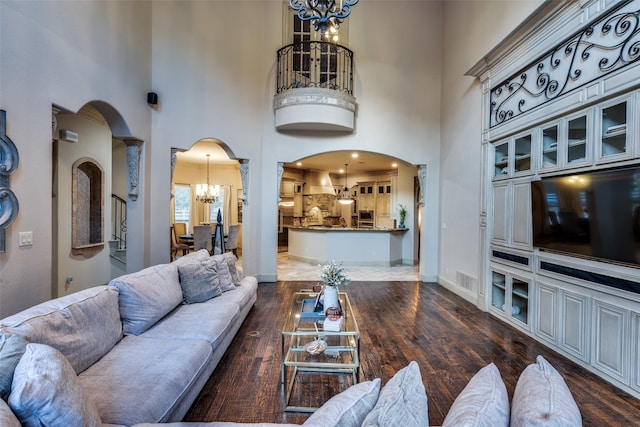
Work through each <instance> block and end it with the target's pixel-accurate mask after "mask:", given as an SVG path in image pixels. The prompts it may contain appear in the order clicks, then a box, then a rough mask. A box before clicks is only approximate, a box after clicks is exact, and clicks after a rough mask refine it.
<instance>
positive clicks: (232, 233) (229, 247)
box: [224, 224, 240, 257]
mask: <svg viewBox="0 0 640 427" xmlns="http://www.w3.org/2000/svg"><path fill="white" fill-rule="evenodd" d="M239 231H240V225H239V224H238V225H230V226H229V235H228V236H227V237H226V239H225V243H224V247H225V251H231V252H233V254H234V255H235V256H236V257H237V256H238V232H239Z"/></svg>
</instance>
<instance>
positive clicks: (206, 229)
mask: <svg viewBox="0 0 640 427" xmlns="http://www.w3.org/2000/svg"><path fill="white" fill-rule="evenodd" d="M200 249H206V250H207V251H209V253H211V250H212V249H213V245H212V243H211V227H210V226H209V225H196V226H194V227H193V250H194V251H199V250H200Z"/></svg>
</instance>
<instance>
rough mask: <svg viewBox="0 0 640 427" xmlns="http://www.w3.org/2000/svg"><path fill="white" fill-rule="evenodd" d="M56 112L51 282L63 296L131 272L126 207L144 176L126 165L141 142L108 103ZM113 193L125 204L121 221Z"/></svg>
mask: <svg viewBox="0 0 640 427" xmlns="http://www.w3.org/2000/svg"><path fill="white" fill-rule="evenodd" d="M52 111H53V116H52V143H53V150H52V151H53V156H52V162H53V165H52V166H53V176H52V216H53V218H52V224H53V232H52V234H53V239H52V280H51V283H52V295H53V296H54V297H58V296H62V295H65V294H67V293H72V292H76V291H79V290H81V289H85V288H88V287H91V286H95V285H99V284H104V283H107V282H108V281H109V280H110V279H112V278H114V277H117V276H119V275H121V274H124V273H126V271H127V270H126V267H127V262H126V260H127V246H126V212H127V208H126V203H127V201H130V200H131V199H132V197H131V196H132V194H135V195H137V176H138V173H139V171H138V168H139V164H137V165H135V166H136V167H135V168H132V167H130V164H129V162H128V161H127V154H126V146H127V143H130V142H131V141H135V144H136V148H137V151H136V152H137V153H138V155H139V149H140V146H141V144H142V141H140V140H138V139H136V138H134V137H133V136H131V134H130V131H129V129H128V126H127V125H126V123H125V121H124V119H123V118H122V116H121V115H120V114H119V113H118V112H117V111H116V110H115V109H114V108H113V107H112V106H110V105H109V104H107V103H105V102H101V101H92V102H90V103H87V104H85V105H84V106H83V107H82V108H80V109H79V110H78V111H77V112H72V111H70V110H67V109H64V108H61V107H58V106H54V107H53V108H52ZM124 141H127V143H125V142H124ZM133 169H135V170H133ZM132 177H135V178H136V179H135V180H132V179H131V178H132ZM114 195H117V197H118V198H120V199H121V200H122V201H123V207H122V211H121V215H120V216H119V217H118V221H116V222H114V219H115V218H116V216H115V214H114V211H113V209H112V204H111V201H112V198H113V196H114ZM133 199H134V200H135V198H133ZM123 228H124V233H122V232H117V231H116V229H118V230H120V231H122V230H123ZM114 236H118V238H119V239H121V240H122V241H121V242H120V243H119V246H120V247H121V249H122V251H121V252H120V253H119V256H120V257H119V258H118V257H115V256H113V255H114V251H113V248H114V246H113V245H112V243H113V242H114ZM140 241H141V239H139V240H138V242H140ZM138 246H140V244H139V245H138ZM135 251H139V252H141V251H142V247H138V248H136V250H135Z"/></svg>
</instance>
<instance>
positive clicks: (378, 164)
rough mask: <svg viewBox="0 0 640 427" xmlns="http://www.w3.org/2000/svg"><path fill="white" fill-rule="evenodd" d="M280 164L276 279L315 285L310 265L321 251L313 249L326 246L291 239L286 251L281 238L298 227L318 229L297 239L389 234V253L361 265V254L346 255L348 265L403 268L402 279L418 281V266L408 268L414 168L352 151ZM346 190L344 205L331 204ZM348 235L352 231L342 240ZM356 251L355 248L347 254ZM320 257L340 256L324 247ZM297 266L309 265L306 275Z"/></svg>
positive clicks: (415, 253) (413, 233) (414, 245)
mask: <svg viewBox="0 0 640 427" xmlns="http://www.w3.org/2000/svg"><path fill="white" fill-rule="evenodd" d="M280 166H281V168H280V170H279V175H280V176H279V178H280V181H279V182H280V193H279V204H278V223H279V224H278V225H279V227H278V231H279V233H278V262H277V266H278V275H277V278H278V280H289V279H291V278H294V277H295V280H318V277H319V276H318V274H319V273H318V271H317V270H318V269H317V265H318V263H321V262H322V261H323V259H322V254H321V251H320V252H319V251H318V250H314V247H322V246H323V245H326V243H325V242H324V241H323V242H315V243H313V242H309V241H307V240H306V238H304V239H303V240H302V245H303V247H302V248H301V247H299V246H300V244H301V243H300V242H301V240H300V239H301V238H300V237H294V239H295V247H294V248H291V250H290V248H289V246H288V244H289V241H288V236H289V235H292V236H294V235H295V236H300V235H301V233H300V231H301V230H299V229H302V230H304V229H305V228H307V229H313V228H316V229H317V228H319V229H320V230H319V231H321V232H320V233H302V235H305V236H312V237H313V238H314V239H315V238H317V236H318V235H321V236H330V235H331V233H333V232H338V231H340V232H341V233H339V234H341V236H342V237H341V239H342V240H341V241H342V242H345V239H346V241H349V240H350V239H360V238H361V237H363V236H365V234H372V233H362V231H368V230H370V231H372V232H373V231H375V232H377V235H378V236H382V235H383V234H384V233H386V232H388V233H391V234H393V237H390V239H392V240H393V239H395V240H394V243H392V245H395V246H394V247H392V248H391V249H386V250H387V251H388V255H384V256H382V257H381V258H380V259H378V258H377V257H375V256H374V257H372V258H370V259H368V258H367V255H363V259H359V260H358V259H357V257H351V258H353V259H351V262H352V263H353V266H355V267H364V266H367V265H368V266H375V267H385V266H386V267H392V266H398V265H399V266H410V267H411V268H410V269H408V270H407V271H409V272H410V274H409V275H407V278H408V279H409V278H410V279H411V280H414V279H417V278H418V276H419V275H418V267H415V269H414V268H413V267H414V266H416V265H418V264H419V259H420V250H419V249H420V247H419V239H420V231H421V221H420V218H421V205H420V203H418V201H419V200H420V199H421V189H420V188H417V187H416V186H418V185H419V182H420V181H419V168H418V167H417V166H415V165H412V164H409V163H407V162H405V161H402V160H400V159H398V158H395V157H392V156H388V155H384V154H380V153H374V152H366V151H359V150H341V151H333V152H326V153H320V154H315V155H312V156H308V157H305V158H302V159H299V160H296V161H293V162H288V163H281V164H280ZM345 187H347V188H348V190H347V192H348V193H349V194H350V195H351V197H352V199H353V202H352V203H351V204H349V205H342V204H340V203H338V197H337V195H338V193H339V192H341V191H343V190H344V188H345ZM400 205H402V206H405V207H406V208H407V211H408V215H407V224H406V227H407V228H406V229H404V230H402V231H400V230H398V229H399V225H400V215H399V211H400ZM350 229H353V231H354V233H352V234H350V236H349V237H348V238H347V237H345V236H346V234H349V233H347V232H348V231H349V230H350ZM394 230H395V231H394ZM291 232H293V233H294V234H291ZM399 236H400V237H399ZM347 244H349V243H347ZM357 248H358V245H357V244H356V245H355V246H354V249H357ZM327 251H328V252H329V254H327V255H326V256H331V252H336V253H339V251H334V250H332V249H330V248H329V249H327ZM362 252H363V253H365V252H367V248H362ZM381 252H382V250H381ZM376 255H378V254H376ZM345 256H347V257H348V255H345ZM318 257H320V258H318ZM298 261H303V262H305V263H306V264H308V265H310V266H311V269H309V268H307V266H305V265H301V264H299V263H298ZM288 263H291V264H288ZM289 265H291V266H295V269H296V272H295V275H293V276H291V275H289V271H288V268H289ZM291 268H293V267H291ZM374 280H375V279H374ZM379 280H380V279H379Z"/></svg>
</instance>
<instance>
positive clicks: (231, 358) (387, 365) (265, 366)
mask: <svg viewBox="0 0 640 427" xmlns="http://www.w3.org/2000/svg"><path fill="white" fill-rule="evenodd" d="M312 285H313V282H278V283H261V284H260V285H259V287H258V301H257V302H256V304H255V306H254V307H253V309H252V311H251V312H250V313H249V316H248V317H247V319H246V320H245V322H244V324H243V326H242V328H241V329H240V331H239V332H238V334H237V336H236V338H235V340H234V342H233V343H232V344H231V346H230V348H229V350H228V351H227V353H226V354H225V356H224V357H223V359H222V360H221V362H220V364H219V365H218V367H217V368H216V370H215V372H214V373H213V375H212V376H211V378H210V380H209V382H208V383H207V385H206V386H205V388H204V389H203V391H202V392H201V393H200V396H199V397H198V399H197V400H196V402H195V403H194V404H193V406H192V407H191V409H190V411H189V413H188V414H187V416H186V417H185V421H234V422H274V423H281V422H286V423H294V424H302V423H303V422H304V420H306V418H307V417H308V414H303V413H291V412H287V413H285V412H283V410H282V407H283V406H282V386H281V384H280V363H281V355H280V352H281V349H280V346H281V338H280V332H281V329H282V325H283V323H284V316H285V311H286V309H287V307H288V303H289V300H290V295H291V294H292V293H293V292H295V291H297V290H300V289H310V288H311V286H312ZM344 290H345V291H346V292H347V293H348V294H349V298H350V299H351V302H352V305H353V308H354V311H355V314H356V316H357V320H358V325H359V327H360V331H361V374H360V380H361V381H364V380H371V379H374V378H381V379H382V385H383V386H384V384H385V383H386V382H387V381H388V380H389V378H391V377H392V376H393V375H394V373H395V372H396V371H398V370H399V369H401V368H403V367H404V366H406V365H407V364H408V363H409V362H410V361H412V360H415V361H417V362H418V364H419V365H420V370H421V373H422V378H423V381H424V385H425V388H426V391H427V397H428V399H429V421H430V424H431V425H440V424H442V421H443V420H444V417H445V416H446V414H447V411H448V410H449V408H450V407H451V404H452V403H453V401H454V400H455V398H456V397H457V396H458V394H459V393H460V391H462V389H463V388H464V387H465V385H466V384H467V382H468V381H469V379H470V378H471V377H472V376H473V375H474V374H475V373H476V372H477V371H478V370H479V369H480V368H482V367H483V366H485V365H487V364H488V363H490V362H494V363H495V364H496V365H497V366H498V368H499V369H500V373H501V374H502V378H503V380H504V382H505V384H506V387H507V391H508V392H509V398H510V399H511V397H512V396H513V391H514V388H515V385H516V382H517V381H518V377H519V375H520V373H521V372H522V370H523V369H524V368H525V367H526V366H527V365H529V364H531V363H534V361H535V358H536V356H537V355H539V354H540V355H542V356H543V357H545V358H546V359H547V360H548V361H549V362H550V363H551V364H552V365H553V366H554V367H555V368H556V369H557V370H558V371H559V372H560V373H561V374H562V375H563V376H564V378H565V381H566V382H567V385H568V386H569V388H570V389H571V392H572V393H573V396H574V398H575V400H576V402H577V404H578V407H579V408H580V411H581V413H582V418H583V422H584V425H585V426H640V400H637V399H635V398H633V397H632V396H630V395H629V394H627V393H625V392H623V391H621V390H620V389H618V388H616V387H614V386H612V385H611V384H609V383H607V382H605V381H604V380H602V379H600V378H599V377H597V376H596V375H594V374H592V373H590V372H589V371H587V370H585V369H583V368H581V367H580V366H578V365H577V364H575V363H573V362H571V361H569V360H568V359H566V358H565V357H563V356H561V355H559V354H558V353H556V352H554V351H552V350H550V349H548V348H547V347H545V346H543V345H542V344H540V343H538V342H536V341H534V340H533V339H531V338H529V337H528V336H527V335H525V334H524V333H522V332H520V331H518V330H517V329H515V328H513V327H511V326H509V325H507V324H505V323H503V322H501V321H499V320H497V319H496V318H494V317H493V316H491V315H489V314H487V313H484V312H482V311H480V310H478V309H477V308H476V307H475V306H473V305H472V304H470V303H468V302H467V301H465V300H464V299H462V298H460V297H458V296H456V295H455V294H453V293H451V292H449V291H448V290H446V289H444V288H443V287H441V286H438V285H434V284H426V283H419V282H353V283H351V284H350V285H349V286H348V287H346V288H344ZM317 377H319V378H317ZM307 385H308V386H309V387H311V388H313V390H314V391H313V393H312V394H313V395H312V396H311V397H310V398H311V399H312V400H314V401H315V403H316V404H317V405H318V406H319V405H321V404H322V403H323V402H324V401H326V400H327V399H328V398H329V397H330V396H331V395H333V394H335V393H338V392H339V391H340V390H337V388H338V387H341V386H342V387H346V386H347V385H346V384H344V382H343V381H341V380H337V381H332V380H325V379H323V378H322V377H321V376H313V378H311V379H310V380H309V384H305V386H307Z"/></svg>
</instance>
